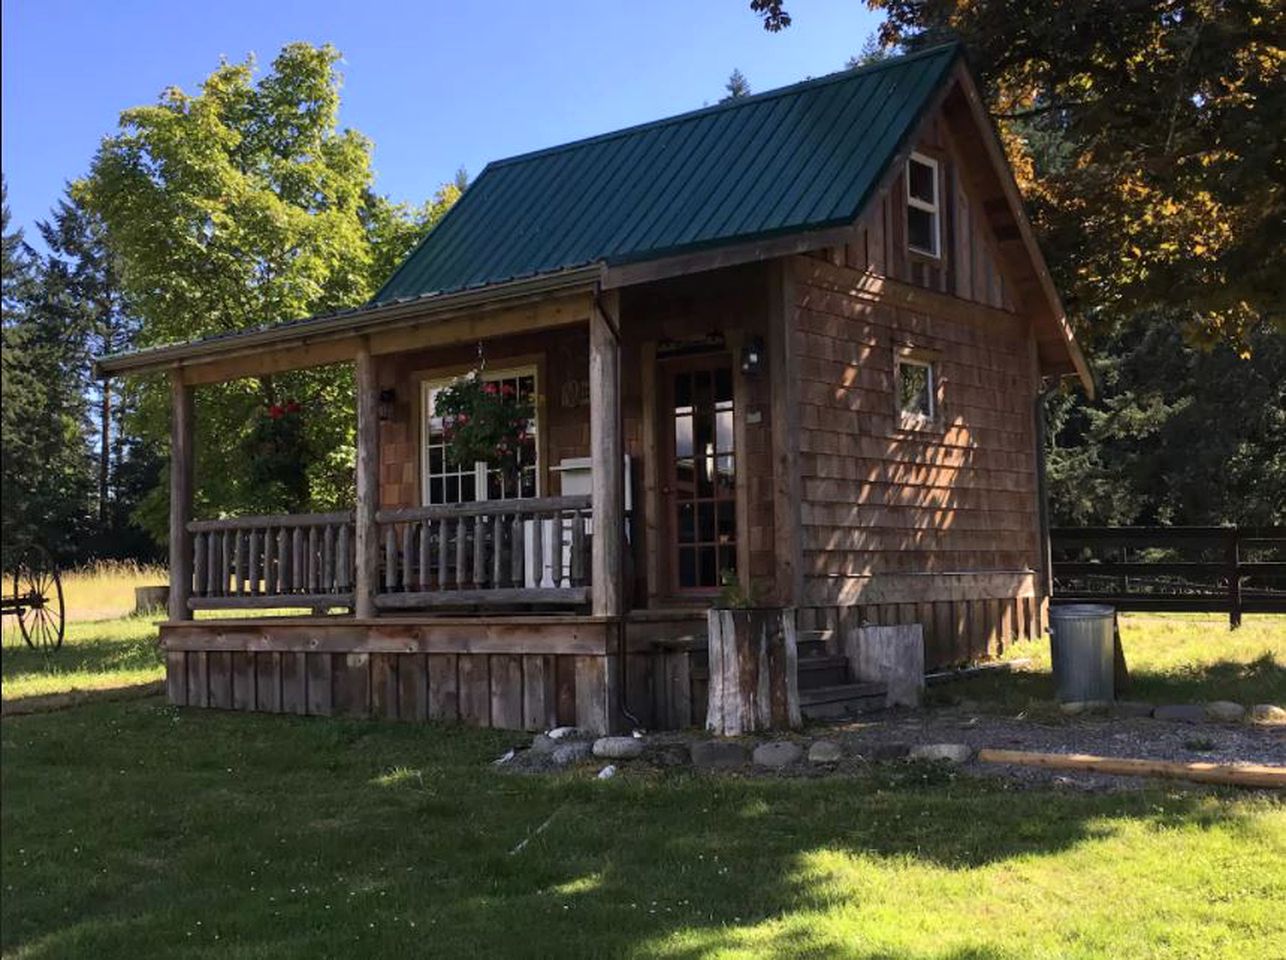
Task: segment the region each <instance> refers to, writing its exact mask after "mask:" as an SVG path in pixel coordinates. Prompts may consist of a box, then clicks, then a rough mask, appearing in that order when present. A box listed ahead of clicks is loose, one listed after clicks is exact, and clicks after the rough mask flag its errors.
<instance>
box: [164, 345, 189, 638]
mask: <svg viewBox="0 0 1286 960" xmlns="http://www.w3.org/2000/svg"><path fill="white" fill-rule="evenodd" d="M191 517H192V388H191V387H190V386H188V385H187V384H186V383H184V382H183V376H182V374H181V373H180V372H179V371H178V370H171V371H170V603H169V617H170V619H171V620H191V619H192V611H191V610H189V609H188V598H189V597H190V596H191V594H192V534H190V533H189V532H188V520H189V519H191Z"/></svg>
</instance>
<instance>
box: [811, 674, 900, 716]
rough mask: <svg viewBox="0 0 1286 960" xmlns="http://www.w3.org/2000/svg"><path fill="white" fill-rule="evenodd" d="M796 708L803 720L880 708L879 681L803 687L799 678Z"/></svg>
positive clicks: (881, 686)
mask: <svg viewBox="0 0 1286 960" xmlns="http://www.w3.org/2000/svg"><path fill="white" fill-rule="evenodd" d="M800 681H801V686H800V690H799V711H800V713H802V714H803V716H804V719H805V720H840V719H843V718H844V717H854V716H858V715H860V714H863V713H872V712H874V711H876V710H883V709H884V696H885V693H886V692H887V688H886V686H885V685H884V684H882V683H839V684H834V685H831V686H826V687H813V688H811V689H804V688H803V686H802V681H803V677H802V676H801V677H800Z"/></svg>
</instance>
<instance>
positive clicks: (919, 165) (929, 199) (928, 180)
mask: <svg viewBox="0 0 1286 960" xmlns="http://www.w3.org/2000/svg"><path fill="white" fill-rule="evenodd" d="M938 192H939V191H938V161H936V160H934V159H933V158H932V157H926V156H924V155H923V154H919V153H913V154H911V158H910V159H909V160H907V162H906V243H907V246H908V247H909V248H910V249H911V250H913V251H914V252H916V253H922V254H924V255H925V256H929V257H937V256H940V255H941V254H940V245H941V244H940V239H939V238H940V236H941V227H940V222H939V221H940V220H941V217H940V212H939V211H940V207H941V204H940V203H939V201H938Z"/></svg>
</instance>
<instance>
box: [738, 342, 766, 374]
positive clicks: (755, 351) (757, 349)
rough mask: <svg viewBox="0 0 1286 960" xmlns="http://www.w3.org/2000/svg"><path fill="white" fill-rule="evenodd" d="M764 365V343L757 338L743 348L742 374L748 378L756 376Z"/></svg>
mask: <svg viewBox="0 0 1286 960" xmlns="http://www.w3.org/2000/svg"><path fill="white" fill-rule="evenodd" d="M763 364H764V341H763V338H762V337H755V338H754V339H753V340H751V341H750V342H749V343H748V344H746V345H745V346H744V347H742V348H741V372H742V373H744V374H746V375H747V376H752V377H753V376H756V375H757V374H758V373H759V371H760V370H761V369H762V368H763Z"/></svg>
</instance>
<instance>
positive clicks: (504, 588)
mask: <svg viewBox="0 0 1286 960" xmlns="http://www.w3.org/2000/svg"><path fill="white" fill-rule="evenodd" d="M590 517H591V508H590V498H589V497H588V496H576V497H538V498H529V499H526V500H498V501H491V502H481V503H462V504H453V505H450V506H436V507H406V508H396V509H388V510H380V511H379V512H377V513H376V517H375V520H376V526H377V535H378V541H377V542H378V543H379V544H380V546H381V553H380V569H379V572H378V580H377V594H376V598H375V602H376V606H377V608H379V609H381V610H412V609H430V608H442V607H470V606H489V605H510V606H512V605H532V606H540V605H546V606H550V605H552V606H575V605H579V604H583V603H586V602H587V601H588V600H589V596H590V593H589V590H590V583H589V580H590V576H589V571H590V549H591V539H592V533H591V524H590ZM187 529H188V531H189V532H190V533H191V534H192V572H193V576H192V580H193V583H192V595H191V597H190V598H189V600H188V607H189V608H190V609H193V610H215V609H252V608H271V607H282V608H288V607H306V608H311V609H315V610H316V609H327V608H330V607H352V606H353V603H354V585H355V583H356V568H355V563H356V532H355V529H354V519H353V514H352V513H351V512H344V513H307V514H289V515H280V516H259V517H235V518H232V519H226V520H196V521H191V522H189V523H188V525H187Z"/></svg>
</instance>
